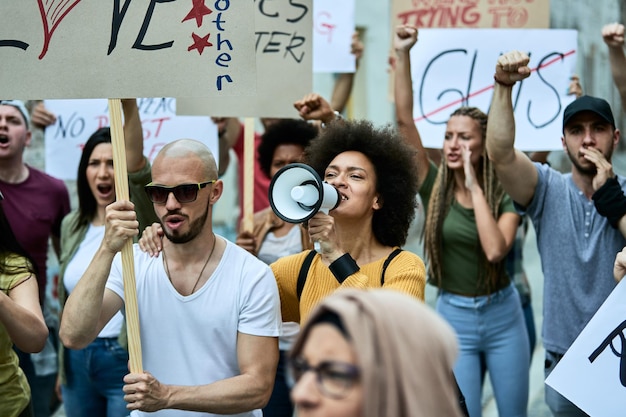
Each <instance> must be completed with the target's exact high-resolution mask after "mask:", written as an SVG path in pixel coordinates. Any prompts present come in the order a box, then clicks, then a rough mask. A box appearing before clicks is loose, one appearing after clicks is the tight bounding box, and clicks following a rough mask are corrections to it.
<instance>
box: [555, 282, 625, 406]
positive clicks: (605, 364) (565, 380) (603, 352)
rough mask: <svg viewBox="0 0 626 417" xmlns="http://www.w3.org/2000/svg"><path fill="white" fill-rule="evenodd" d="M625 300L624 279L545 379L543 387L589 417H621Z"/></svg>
mask: <svg viewBox="0 0 626 417" xmlns="http://www.w3.org/2000/svg"><path fill="white" fill-rule="evenodd" d="M606 279H608V278H606ZM625 297H626V279H624V280H622V281H621V282H620V283H619V284H618V285H617V286H616V287H615V289H614V290H613V292H611V294H610V295H609V296H608V297H607V299H606V300H605V301H604V303H603V304H602V306H601V307H600V308H599V309H598V311H597V312H596V314H595V315H594V316H593V317H592V318H591V320H590V321H589V323H588V324H587V326H585V328H584V329H583V331H582V332H581V333H580V335H578V337H577V338H576V340H575V341H574V343H573V344H572V346H570V348H569V349H568V350H567V353H565V356H563V358H562V359H561V360H560V361H559V363H558V364H557V365H556V367H555V368H554V370H553V371H552V372H551V373H550V375H548V378H547V379H546V384H548V385H550V386H551V387H552V388H554V389H555V390H557V391H558V392H559V393H561V395H563V396H565V397H566V398H567V399H569V400H570V401H571V402H573V403H574V404H576V405H577V406H578V408H580V409H581V410H583V411H584V412H585V413H587V414H588V415H590V416H592V417H604V416H623V415H624V410H626V304H624V298H625Z"/></svg>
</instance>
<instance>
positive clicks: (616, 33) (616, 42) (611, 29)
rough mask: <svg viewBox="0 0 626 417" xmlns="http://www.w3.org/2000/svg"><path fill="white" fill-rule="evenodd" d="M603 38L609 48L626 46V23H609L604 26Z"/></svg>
mask: <svg viewBox="0 0 626 417" xmlns="http://www.w3.org/2000/svg"><path fill="white" fill-rule="evenodd" d="M602 39H603V40H604V43H606V44H607V45H608V47H609V48H621V47H623V46H624V25H622V24H621V23H609V24H608V25H604V27H603V28H602Z"/></svg>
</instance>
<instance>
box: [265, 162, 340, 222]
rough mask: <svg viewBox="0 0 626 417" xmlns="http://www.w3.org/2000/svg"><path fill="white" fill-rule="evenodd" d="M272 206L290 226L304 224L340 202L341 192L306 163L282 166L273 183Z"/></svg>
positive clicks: (270, 191)
mask: <svg viewBox="0 0 626 417" xmlns="http://www.w3.org/2000/svg"><path fill="white" fill-rule="evenodd" d="M269 199H270V206H272V210H274V213H276V215H277V216H278V217H280V218H281V219H283V220H284V221H286V222H287V223H303V222H305V221H307V220H309V219H310V218H311V217H313V216H315V213H317V212H318V211H320V210H321V211H322V212H323V213H327V214H328V212H329V211H330V210H332V209H334V208H336V207H337V206H338V205H339V202H340V201H341V195H340V194H339V191H337V189H336V188H335V187H333V186H332V185H330V184H328V183H327V182H324V181H322V179H321V178H320V176H319V175H317V172H315V170H314V169H313V168H311V167H310V166H308V165H306V164H300V163H293V164H289V165H285V166H284V167H282V168H281V169H280V170H278V172H276V174H274V177H273V178H272V181H271V182H270V190H269Z"/></svg>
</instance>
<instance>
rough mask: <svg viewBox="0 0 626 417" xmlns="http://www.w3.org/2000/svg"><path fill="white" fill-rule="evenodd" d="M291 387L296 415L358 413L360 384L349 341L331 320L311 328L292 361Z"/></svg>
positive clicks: (330, 416)
mask: <svg viewBox="0 0 626 417" xmlns="http://www.w3.org/2000/svg"><path fill="white" fill-rule="evenodd" d="M292 369H293V370H294V372H293V374H294V378H295V381H296V384H295V386H294V387H293V389H292V390H291V399H292V400H293V402H294V404H295V406H296V410H297V415H298V417H316V416H319V417H335V416H336V417H361V416H362V415H363V387H362V384H361V381H360V377H359V370H358V369H359V367H358V361H357V356H356V352H355V350H354V348H353V347H352V345H351V344H350V343H349V342H348V341H347V340H346V339H345V337H344V336H343V335H342V334H341V332H340V331H339V330H338V329H337V328H336V327H335V326H334V325H332V324H328V323H320V324H318V325H315V326H313V327H312V328H311V330H310V331H309V333H308V336H307V339H306V342H305V343H304V345H303V347H302V352H301V353H300V355H299V356H298V357H297V358H295V360H294V361H293V365H292Z"/></svg>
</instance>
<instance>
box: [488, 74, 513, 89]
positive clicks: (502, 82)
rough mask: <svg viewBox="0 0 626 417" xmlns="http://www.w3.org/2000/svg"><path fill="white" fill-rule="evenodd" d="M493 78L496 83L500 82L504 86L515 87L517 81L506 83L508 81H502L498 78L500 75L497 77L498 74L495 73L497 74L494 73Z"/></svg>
mask: <svg viewBox="0 0 626 417" xmlns="http://www.w3.org/2000/svg"><path fill="white" fill-rule="evenodd" d="M493 80H494V81H495V82H496V84H499V85H501V86H503V87H513V86H514V85H515V81H513V82H512V83H506V82H504V81H500V80H499V79H498V77H496V75H495V74H494V76H493Z"/></svg>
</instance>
